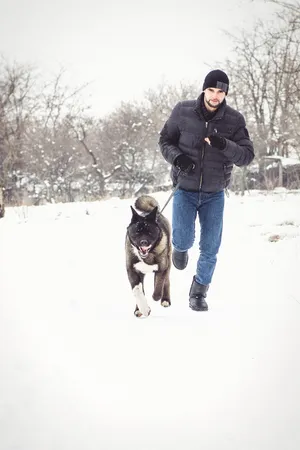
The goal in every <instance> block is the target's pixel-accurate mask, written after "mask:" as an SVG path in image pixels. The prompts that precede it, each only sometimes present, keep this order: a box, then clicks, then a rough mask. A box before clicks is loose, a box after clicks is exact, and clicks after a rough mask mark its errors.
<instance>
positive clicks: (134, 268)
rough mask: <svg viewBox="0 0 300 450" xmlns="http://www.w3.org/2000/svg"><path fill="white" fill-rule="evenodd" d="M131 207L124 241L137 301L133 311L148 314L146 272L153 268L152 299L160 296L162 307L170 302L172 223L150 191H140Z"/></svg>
mask: <svg viewBox="0 0 300 450" xmlns="http://www.w3.org/2000/svg"><path fill="white" fill-rule="evenodd" d="M130 208H131V211H132V218H131V222H130V224H129V225H128V227H127V232H126V241H125V252H126V269H127V275H128V280H129V283H130V285H131V289H132V292H133V296H134V298H135V302H136V308H135V310H134V315H135V316H136V317H141V316H146V317H147V316H149V314H150V312H151V309H150V307H149V306H148V302H147V299H146V297H145V291H144V277H145V275H146V274H147V273H152V272H154V291H153V295H152V298H153V300H155V301H159V300H160V302H161V305H162V306H164V307H168V306H170V305H171V298H170V268H171V226H170V223H169V221H168V219H167V218H166V217H164V216H163V215H162V214H161V213H160V212H159V205H158V202H157V201H156V200H155V198H153V197H151V196H150V195H141V196H140V197H138V198H137V199H136V201H135V204H134V208H135V209H134V208H133V207H132V206H130ZM137 211H138V212H137Z"/></svg>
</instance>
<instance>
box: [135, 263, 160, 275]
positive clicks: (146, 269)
mask: <svg viewBox="0 0 300 450" xmlns="http://www.w3.org/2000/svg"><path fill="white" fill-rule="evenodd" d="M133 267H134V268H135V270H138V271H139V272H142V273H143V274H145V275H146V273H152V272H155V271H157V270H158V264H151V265H150V264H146V263H145V262H144V261H139V262H138V263H136V264H134V266H133Z"/></svg>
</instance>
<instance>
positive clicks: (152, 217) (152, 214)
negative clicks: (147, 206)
mask: <svg viewBox="0 0 300 450" xmlns="http://www.w3.org/2000/svg"><path fill="white" fill-rule="evenodd" d="M157 210H158V208H157V206H155V208H154V209H152V211H151V212H150V213H149V214H147V216H146V217H147V220H150V221H151V222H155V221H156V215H157Z"/></svg>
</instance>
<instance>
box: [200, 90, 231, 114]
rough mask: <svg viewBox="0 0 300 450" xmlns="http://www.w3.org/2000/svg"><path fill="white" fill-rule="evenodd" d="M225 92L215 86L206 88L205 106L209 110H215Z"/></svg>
mask: <svg viewBox="0 0 300 450" xmlns="http://www.w3.org/2000/svg"><path fill="white" fill-rule="evenodd" d="M225 95H226V94H225V92H224V91H222V90H221V89H217V88H207V89H205V91H204V102H205V106H206V107H207V109H208V110H209V111H214V110H216V109H217V108H218V107H219V106H220V105H221V103H222V101H223V100H224V98H225Z"/></svg>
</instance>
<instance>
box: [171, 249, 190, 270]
mask: <svg viewBox="0 0 300 450" xmlns="http://www.w3.org/2000/svg"><path fill="white" fill-rule="evenodd" d="M188 260H189V254H188V252H187V251H186V252H179V251H178V250H175V248H174V249H173V253H172V261H173V264H174V266H175V267H176V269H178V270H183V269H185V268H186V266H187V263H188Z"/></svg>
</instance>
